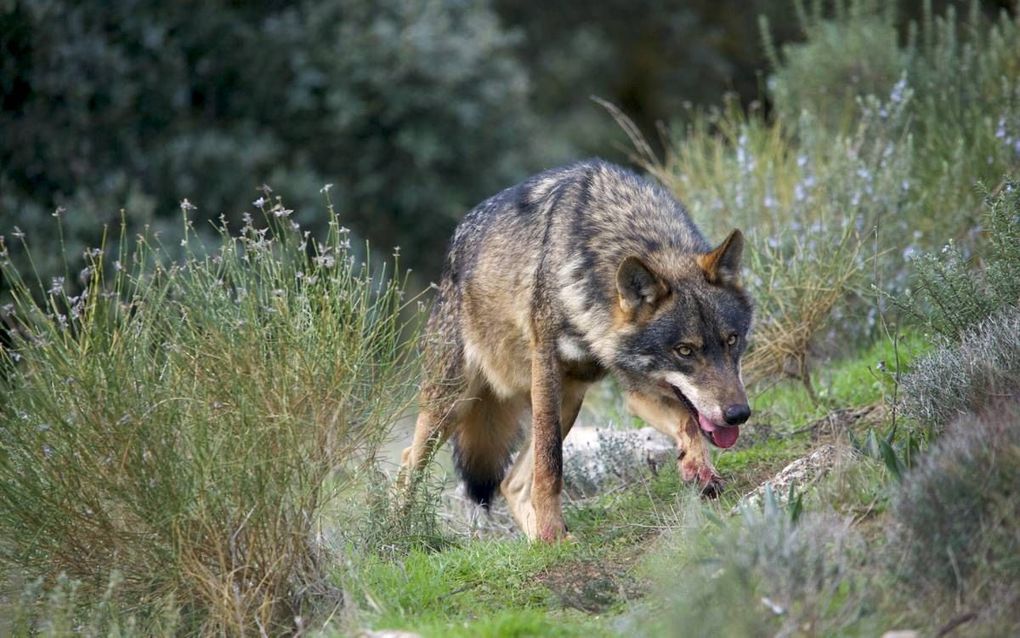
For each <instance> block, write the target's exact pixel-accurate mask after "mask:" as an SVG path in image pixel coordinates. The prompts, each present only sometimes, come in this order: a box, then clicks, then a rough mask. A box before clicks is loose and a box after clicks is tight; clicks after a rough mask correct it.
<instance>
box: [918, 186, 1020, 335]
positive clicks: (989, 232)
mask: <svg viewBox="0 0 1020 638" xmlns="http://www.w3.org/2000/svg"><path fill="white" fill-rule="evenodd" d="M985 203H986V207H987V213H986V216H985V229H984V230H985V234H986V237H987V239H988V242H987V243H982V244H979V245H978V246H977V247H976V251H977V252H978V254H979V255H980V258H968V257H967V256H966V254H965V253H964V250H963V249H961V248H960V247H959V246H958V245H956V244H955V243H949V244H946V245H945V246H944V247H943V248H942V251H941V254H932V253H927V254H925V255H922V256H921V258H920V259H918V261H917V264H916V265H915V270H916V275H915V278H914V282H913V287H914V290H913V294H912V296H911V298H910V301H911V302H912V303H913V304H914V307H915V310H916V312H918V314H919V315H920V316H921V317H922V318H923V320H924V321H925V323H926V324H927V325H928V327H929V328H930V329H931V330H933V331H934V332H935V333H937V334H938V335H941V336H942V337H944V338H946V339H950V340H953V341H955V340H957V339H959V338H960V337H961V336H962V335H963V334H964V333H966V332H967V331H969V330H970V329H971V328H972V327H973V326H974V325H975V324H977V323H979V322H981V321H983V320H984V319H985V318H987V317H989V316H990V315H992V314H993V313H995V312H997V311H999V310H1001V309H1003V308H1010V307H1012V308H1016V307H1018V306H1020V182H1016V181H1013V180H1006V181H1005V182H1004V183H1003V185H1002V187H1001V188H1000V189H999V191H998V192H997V193H995V194H994V195H989V196H987V197H986V199H985ZM975 262H977V264H979V265H980V266H982V268H980V269H978V268H975Z"/></svg>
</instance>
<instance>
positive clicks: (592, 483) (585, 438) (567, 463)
mask: <svg viewBox="0 0 1020 638" xmlns="http://www.w3.org/2000/svg"><path fill="white" fill-rule="evenodd" d="M676 455H677V451H676V444H675V443H674V442H673V440H672V439H671V438H670V437H668V436H666V435H665V434H662V433H661V432H659V431H658V430H656V429H654V428H650V427H646V428H641V429H640V430H614V429H609V428H592V427H577V428H574V430H572V431H571V433H570V436H568V437H567V440H566V441H564V443H563V488H564V491H565V492H566V494H567V495H568V496H570V497H573V498H586V497H590V496H594V495H595V494H598V493H599V492H602V491H604V490H605V489H606V488H607V487H610V486H618V485H626V484H628V483H633V482H635V481H640V480H643V479H646V478H648V477H649V476H651V475H652V474H654V473H655V472H657V471H658V469H659V468H661V467H664V466H666V465H668V464H670V463H676Z"/></svg>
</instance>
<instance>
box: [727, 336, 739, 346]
mask: <svg viewBox="0 0 1020 638" xmlns="http://www.w3.org/2000/svg"><path fill="white" fill-rule="evenodd" d="M739 339H740V337H738V336H737V335H730V336H729V338H727V339H726V345H728V346H735V345H737V341H738V340H739Z"/></svg>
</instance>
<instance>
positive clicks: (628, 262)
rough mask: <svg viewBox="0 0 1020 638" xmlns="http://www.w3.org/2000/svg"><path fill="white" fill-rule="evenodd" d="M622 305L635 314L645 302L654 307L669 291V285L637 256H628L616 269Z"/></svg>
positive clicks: (625, 309)
mask: <svg viewBox="0 0 1020 638" xmlns="http://www.w3.org/2000/svg"><path fill="white" fill-rule="evenodd" d="M616 290H617V292H618V293H619V294H620V307H621V308H623V310H624V312H626V313H628V314H633V313H634V312H636V311H637V310H638V309H640V308H641V307H642V306H644V305H645V304H647V305H648V307H649V308H654V307H655V306H656V305H658V303H659V301H660V300H661V299H662V298H663V297H665V296H666V294H667V293H668V292H669V286H667V285H666V282H665V281H663V279H662V278H661V277H659V276H658V275H656V274H655V273H654V272H652V271H651V269H649V268H648V266H646V265H645V264H644V262H642V261H641V260H640V259H638V258H637V257H627V258H626V259H624V260H623V263H621V264H620V268H619V270H617V271H616Z"/></svg>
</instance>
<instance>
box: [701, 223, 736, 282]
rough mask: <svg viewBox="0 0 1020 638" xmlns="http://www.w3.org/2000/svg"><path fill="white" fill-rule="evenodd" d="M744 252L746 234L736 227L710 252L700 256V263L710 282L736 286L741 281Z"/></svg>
mask: <svg viewBox="0 0 1020 638" xmlns="http://www.w3.org/2000/svg"><path fill="white" fill-rule="evenodd" d="M743 252H744V235H743V233H741V232H740V231H739V230H737V229H734V230H733V232H731V233H730V234H729V236H728V237H727V238H726V239H724V240H723V243H721V244H719V246H718V247H717V248H715V249H714V250H713V251H712V252H710V253H705V254H704V255H699V256H698V265H699V266H701V269H702V270H704V271H705V278H706V279H708V281H709V283H713V284H723V285H731V286H736V285H737V284H739V283H740V256H741V255H742V254H743Z"/></svg>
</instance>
